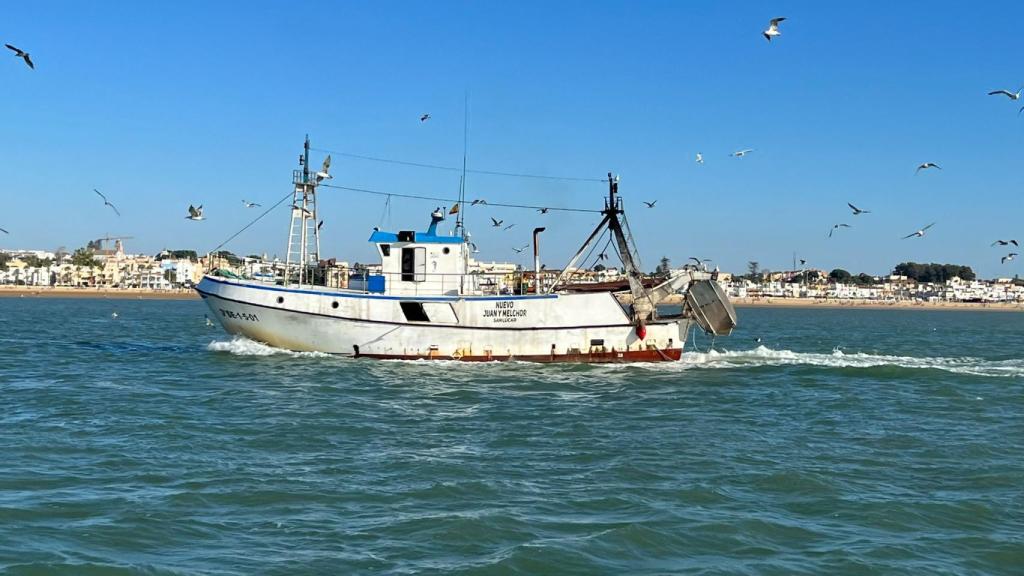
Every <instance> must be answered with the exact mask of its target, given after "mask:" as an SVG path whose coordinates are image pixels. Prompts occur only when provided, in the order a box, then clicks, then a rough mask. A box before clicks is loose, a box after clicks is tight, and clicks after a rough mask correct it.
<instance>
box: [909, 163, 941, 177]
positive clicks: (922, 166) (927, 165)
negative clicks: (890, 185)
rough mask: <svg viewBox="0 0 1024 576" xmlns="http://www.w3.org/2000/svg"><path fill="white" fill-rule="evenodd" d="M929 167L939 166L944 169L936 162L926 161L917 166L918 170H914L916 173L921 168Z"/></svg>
mask: <svg viewBox="0 0 1024 576" xmlns="http://www.w3.org/2000/svg"><path fill="white" fill-rule="evenodd" d="M928 168H938V169H939V170H942V166H939V165H938V164H936V163H934V162H925V163H924V164H921V165H920V166H918V167H917V170H915V171H914V174H917V173H918V172H920V171H921V170H927V169H928Z"/></svg>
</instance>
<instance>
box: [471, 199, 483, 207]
mask: <svg viewBox="0 0 1024 576" xmlns="http://www.w3.org/2000/svg"><path fill="white" fill-rule="evenodd" d="M477 204H487V200H484V199H483V198H477V199H476V200H473V201H472V202H470V203H469V205H470V206H476V205H477Z"/></svg>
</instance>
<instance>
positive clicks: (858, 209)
mask: <svg viewBox="0 0 1024 576" xmlns="http://www.w3.org/2000/svg"><path fill="white" fill-rule="evenodd" d="M846 205H847V206H849V207H850V210H853V215H854V216H859V215H861V214H871V210H861V209H860V208H857V207H856V206H854V205H853V204H850V203H849V202H847V203H846Z"/></svg>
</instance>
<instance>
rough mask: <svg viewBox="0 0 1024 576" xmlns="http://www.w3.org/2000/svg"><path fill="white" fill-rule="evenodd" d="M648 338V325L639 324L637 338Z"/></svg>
mask: <svg viewBox="0 0 1024 576" xmlns="http://www.w3.org/2000/svg"><path fill="white" fill-rule="evenodd" d="M646 336H647V325H645V324H644V323H643V322H639V323H637V325H636V337H637V338H639V339H641V340H643V339H644V338H645V337H646Z"/></svg>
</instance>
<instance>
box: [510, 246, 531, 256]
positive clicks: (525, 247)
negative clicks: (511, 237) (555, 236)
mask: <svg viewBox="0 0 1024 576" xmlns="http://www.w3.org/2000/svg"><path fill="white" fill-rule="evenodd" d="M529 247H530V245H529V244H523V247H522V248H512V249H513V250H515V251H516V254H519V253H521V252H522V251H523V250H526V249H527V248H529Z"/></svg>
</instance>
